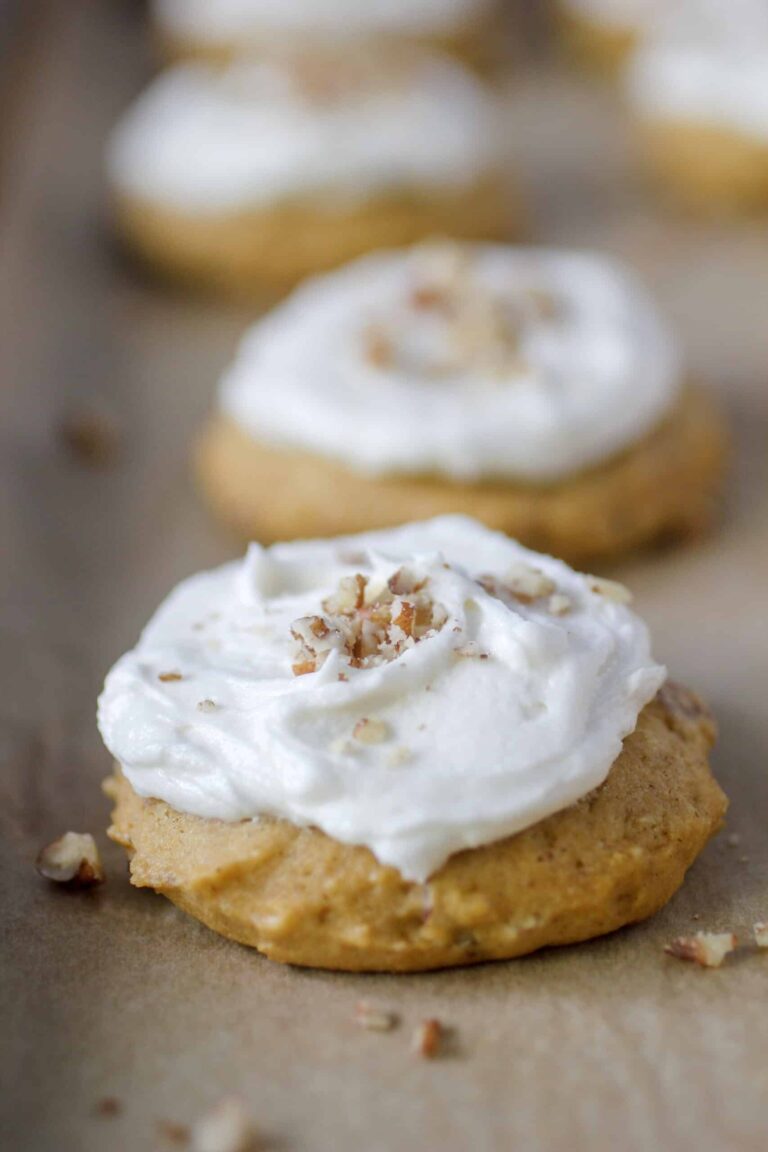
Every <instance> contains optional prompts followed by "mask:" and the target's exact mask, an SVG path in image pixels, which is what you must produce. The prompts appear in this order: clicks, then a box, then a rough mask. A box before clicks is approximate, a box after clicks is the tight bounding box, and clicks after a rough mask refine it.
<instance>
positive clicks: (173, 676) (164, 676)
mask: <svg viewBox="0 0 768 1152" xmlns="http://www.w3.org/2000/svg"><path fill="white" fill-rule="evenodd" d="M157 678H158V680H162V682H163V684H175V682H176V681H177V680H183V679H184V677H183V676H182V674H181V672H161V673H160V674H159V675H158V677H157Z"/></svg>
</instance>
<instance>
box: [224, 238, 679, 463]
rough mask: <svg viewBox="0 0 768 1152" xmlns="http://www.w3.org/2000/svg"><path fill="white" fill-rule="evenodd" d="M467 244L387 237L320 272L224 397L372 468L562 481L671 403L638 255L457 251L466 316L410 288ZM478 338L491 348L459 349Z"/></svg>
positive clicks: (262, 424)
mask: <svg viewBox="0 0 768 1152" xmlns="http://www.w3.org/2000/svg"><path fill="white" fill-rule="evenodd" d="M451 252H452V249H449V248H446V249H445V251H444V252H443V251H442V249H440V248H439V247H434V248H433V247H431V246H429V245H424V246H420V247H417V248H414V249H411V250H408V251H401V252H384V253H375V254H373V255H370V256H366V257H364V258H363V259H361V260H359V261H356V262H355V263H353V264H350V265H348V266H347V267H346V268H344V269H342V270H340V271H337V272H334V273H331V274H330V275H327V276H324V277H319V278H317V279H316V280H313V281H309V282H307V283H305V284H304V285H303V286H302V287H300V288H299V289H298V290H297V291H296V292H295V293H294V294H293V296H292V297H290V298H289V299H288V300H287V301H286V302H285V303H284V304H283V305H282V306H280V307H278V308H277V309H276V310H275V311H273V312H272V313H271V314H270V315H268V316H267V317H266V318H265V319H263V320H261V321H259V322H258V323H257V324H256V325H255V326H254V327H253V328H252V329H251V331H250V332H249V333H248V334H247V335H246V337H245V339H244V341H243V343H242V346H241V348H240V351H239V354H238V356H237V358H236V360H235V362H234V364H233V366H232V367H231V368H230V370H229V372H228V373H227V374H226V376H225V378H224V380H223V383H222V388H221V394H220V403H221V406H222V408H223V410H224V411H225V412H226V413H227V414H229V415H230V416H231V417H232V418H233V419H234V420H235V421H237V422H238V423H239V424H240V425H241V426H242V427H243V428H245V429H246V430H247V431H248V432H249V433H250V434H251V435H252V436H254V437H255V438H257V439H259V440H261V441H266V442H271V443H275V444H278V445H288V446H296V447H299V448H302V449H307V450H311V451H314V452H317V453H321V454H324V455H326V456H330V457H333V458H336V459H338V460H340V461H341V462H343V463H345V464H347V465H349V466H351V467H353V468H354V469H356V470H358V471H361V472H365V473H370V474H382V473H383V474H386V473H404V474H409V473H410V474H424V473H439V474H442V475H444V476H448V477H453V478H457V479H462V480H477V479H482V478H484V477H490V476H500V477H506V478H510V479H515V478H521V479H524V480H531V481H555V480H558V479H561V478H563V477H566V476H568V475H572V474H574V473H576V472H577V471H579V470H580V469H583V468H586V467H588V466H590V465H594V464H597V463H599V462H601V461H603V460H605V459H606V458H608V457H610V456H612V455H613V454H615V453H617V452H620V451H621V450H622V449H624V448H625V447H626V446H627V445H629V444H632V443H633V442H635V441H637V440H638V439H639V438H640V437H642V436H643V435H644V433H646V432H647V431H648V430H649V429H650V428H651V427H653V426H654V425H655V424H657V423H658V422H659V421H660V420H661V419H662V418H663V416H664V415H665V414H666V412H667V411H668V410H669V408H670V407H671V406H672V404H673V403H674V401H675V398H676V396H677V392H678V386H679V381H680V372H679V367H678V363H677V358H676V353H675V349H674V347H673V344H672V341H671V339H670V336H669V334H668V332H667V329H666V327H665V326H664V324H663V323H662V321H661V319H660V317H659V316H658V314H657V312H656V309H655V308H654V306H653V305H652V303H651V302H650V300H649V299H648V297H647V295H646V294H645V292H644V291H643V289H642V288H641V287H640V286H639V285H638V284H637V283H636V282H635V280H634V279H633V278H632V276H631V275H630V273H629V272H628V271H627V270H625V269H623V268H622V267H621V266H619V265H617V264H615V263H613V262H612V261H610V260H608V259H606V258H604V257H601V256H597V255H588V254H583V253H575V252H565V251H554V250H552V251H550V250H537V249H525V248H513V247H508V246H504V247H502V246H492V245H487V246H486V245H479V246H474V247H472V248H469V247H467V248H464V249H461V250H458V249H457V250H456V252H455V253H454V255H455V256H456V259H459V258H460V257H461V254H462V253H464V254H465V255H466V260H467V265H466V267H464V266H463V265H462V266H461V267H460V268H459V271H458V273H457V275H458V278H459V282H460V285H463V287H461V288H460V292H461V293H464V296H465V297H466V298H465V299H463V300H462V303H461V317H460V321H461V322H460V323H458V324H457V323H456V322H455V316H454V315H453V313H451V314H446V312H445V311H441V310H440V309H429V308H416V307H414V306H413V303H412V298H413V292H414V289H415V288H416V289H418V287H419V286H420V285H423V284H426V285H427V286H428V285H429V284H430V283H432V282H433V279H434V277H435V276H438V274H439V276H442V277H445V276H446V275H447V271H446V268H444V267H443V265H446V266H448V265H450V257H451ZM441 282H442V281H441ZM537 294H538V295H537ZM539 295H540V296H544V297H547V296H549V297H551V299H552V302H553V305H554V309H555V311H554V314H553V315H551V316H548V315H546V314H544V315H542V314H541V311H540V310H539V309H538V307H537V306H536V303H535V301H536V299H537V298H538V296H539ZM507 315H508V316H509V317H511V318H512V319H513V320H514V323H515V325H519V333H518V334H517V336H516V343H515V346H514V348H513V349H512V351H511V353H510V352H509V350H505V349H504V347H503V346H502V347H501V348H500V349H496V348H495V345H494V339H495V336H496V333H495V331H494V325H495V324H497V323H503V322H504V321H505V318H506V316H507ZM371 331H381V332H382V333H384V334H385V335H387V336H388V338H389V339H391V343H392V347H393V348H394V355H393V357H392V362H391V363H389V364H386V365H381V364H377V363H375V362H372V361H371V358H370V351H369V344H368V335H369V333H370V332H371ZM467 336H469V337H470V338H473V337H476V342H477V347H476V348H474V352H473V350H472V348H471V339H470V352H469V354H468V355H466V356H464V355H457V347H458V348H460V346H461V341H462V340H464V339H465V337H467ZM505 351H506V355H505Z"/></svg>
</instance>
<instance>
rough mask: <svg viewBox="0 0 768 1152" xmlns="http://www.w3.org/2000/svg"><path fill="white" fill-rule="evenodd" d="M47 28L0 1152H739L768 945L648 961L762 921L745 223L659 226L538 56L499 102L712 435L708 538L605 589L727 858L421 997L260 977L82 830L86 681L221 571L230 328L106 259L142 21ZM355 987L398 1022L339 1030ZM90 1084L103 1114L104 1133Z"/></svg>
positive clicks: (579, 86)
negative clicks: (422, 1025)
mask: <svg viewBox="0 0 768 1152" xmlns="http://www.w3.org/2000/svg"><path fill="white" fill-rule="evenodd" d="M42 9H43V11H47V14H46V15H45V17H44V19H43V20H42V21H41V23H40V25H39V26H38V28H37V29H36V31H35V34H34V35H33V36H31V37H28V38H27V39H26V40H25V41H24V45H23V53H24V56H23V62H24V67H23V68H19V69H18V72H19V76H18V78H17V79H15V81H14V89H13V91H12V92H11V93H10V98H8V99H7V100H6V102H5V105H6V106H5V107H4V109H3V112H2V116H3V125H2V126H3V133H2V146H3V150H4V160H5V164H4V188H3V193H4V195H3V201H2V206H0V236H1V237H2V242H1V243H2V246H1V248H0V276H1V280H0V284H1V287H2V323H3V330H2V333H1V335H2V339H0V358H2V376H1V377H0V381H1V382H0V406H1V408H0V554H1V555H2V565H1V567H0V612H1V615H0V684H1V685H2V691H1V692H0V749H1V754H2V765H3V766H2V774H1V776H0V783H1V784H2V790H3V802H2V805H1V806H0V821H1V823H2V832H3V837H2V884H1V885H0V899H1V900H2V904H3V907H2V913H1V914H0V924H1V925H2V964H3V970H2V985H1V986H0V996H1V997H2V1002H3V1003H2V1008H3V1017H2V1019H3V1025H2V1031H3V1040H4V1043H3V1050H4V1054H3V1081H4V1089H3V1112H4V1116H3V1120H4V1125H3V1128H2V1129H1V1130H0V1131H2V1136H0V1145H1V1146H2V1147H3V1148H8V1149H9V1150H14V1152H15V1150H16V1149H18V1150H19V1152H21V1150H23V1152H48V1150H53V1149H55V1150H56V1152H101V1150H109V1152H144V1150H149V1149H154V1148H162V1147H163V1146H164V1145H163V1143H162V1139H161V1136H160V1135H159V1130H158V1127H157V1126H158V1123H160V1122H162V1121H164V1120H167V1121H170V1120H172V1121H178V1122H184V1123H187V1122H189V1121H191V1120H193V1119H194V1118H195V1117H196V1116H197V1115H198V1114H199V1113H200V1111H201V1110H203V1109H205V1108H206V1107H207V1106H208V1105H210V1104H213V1103H214V1102H215V1101H217V1100H218V1099H219V1098H220V1097H221V1096H222V1095H223V1094H225V1093H230V1092H236V1093H239V1094H241V1095H242V1096H243V1097H244V1098H245V1099H246V1100H247V1101H248V1104H249V1107H250V1108H251V1110H252V1113H253V1117H254V1119H255V1121H256V1123H257V1125H258V1128H259V1130H260V1132H262V1133H263V1135H264V1137H265V1141H264V1143H265V1147H268V1148H274V1149H276V1150H285V1152H294V1150H295V1152H347V1150H349V1152H352V1150H354V1152H360V1150H365V1152H385V1150H386V1152H394V1150H397V1152H403V1150H410V1149H414V1150H415V1149H439V1150H440V1152H464V1150H466V1149H468V1148H472V1149H473V1152H491V1150H494V1152H496V1150H503V1152H507V1150H510V1152H511V1150H512V1149H525V1152H549V1150H553V1152H560V1150H562V1152H566V1150H567V1152H581V1150H584V1152H586V1150H587V1149H589V1150H590V1152H594V1150H595V1149H597V1150H600V1149H622V1150H628V1152H651V1150H655V1149H664V1150H665V1152H682V1150H689V1149H694V1148H695V1149H696V1150H697V1152H709V1150H712V1152H715V1150H721V1149H729V1150H730V1149H753V1148H754V1149H758V1148H764V1147H765V1142H766V1138H768V1106H767V1105H766V1101H767V1100H768V1013H766V1011H765V1003H766V993H768V954H762V955H758V954H753V953H750V952H747V951H745V952H744V953H743V954H740V955H739V956H737V957H736V958H735V959H734V960H733V962H731V963H728V964H727V965H726V966H725V967H724V968H723V969H722V970H720V971H716V972H708V971H701V970H698V969H696V968H694V967H693V966H690V965H685V964H682V963H679V962H675V961H673V960H670V959H668V958H666V957H665V956H664V955H663V952H662V949H663V945H664V944H665V942H667V941H668V940H670V939H671V938H672V937H673V936H675V935H677V934H679V933H683V932H689V931H692V930H695V929H696V928H706V929H720V930H723V929H731V928H733V929H734V930H736V931H737V932H738V933H739V934H740V935H742V936H744V937H746V936H748V934H749V929H750V926H751V924H752V922H753V921H755V920H758V919H768V838H767V837H766V822H767V821H768V770H767V768H766V764H767V763H768V755H767V751H766V750H767V749H768V699H767V697H766V687H767V685H768V634H767V630H768V624H767V623H766V621H767V619H768V611H767V609H766V588H767V587H768V461H767V458H768V436H767V435H766V433H767V431H768V323H766V317H768V230H767V229H766V228H765V226H764V225H748V224H734V225H732V226H728V227H726V226H723V225H712V224H710V225H705V224H694V223H691V222H688V221H685V220H683V219H680V218H675V217H674V216H673V215H670V214H668V213H664V212H662V211H659V210H654V209H652V207H651V206H650V201H649V198H648V196H647V193H646V192H645V190H644V189H643V187H642V184H641V183H640V182H639V181H638V180H637V178H636V173H633V171H632V162H631V152H630V148H629V144H628V141H627V139H626V136H625V133H624V132H623V125H622V118H621V113H620V111H619V109H618V108H617V107H616V100H615V97H614V96H613V95H612V94H611V93H610V92H609V91H607V90H605V89H601V88H600V87H595V86H591V85H590V84H589V83H586V82H584V81H582V80H579V79H578V78H574V77H572V76H570V77H569V76H568V75H567V73H566V72H565V71H564V70H562V69H559V68H557V67H556V66H555V65H554V64H552V63H549V64H546V65H545V66H543V67H541V68H540V69H539V70H538V71H536V72H533V71H532V70H531V69H526V70H524V71H522V72H521V74H520V78H519V80H518V81H517V82H516V83H515V84H514V85H512V86H511V92H510V100H509V107H510V111H509V140H510V147H511V149H512V151H513V152H514V153H515V155H516V157H517V160H518V167H519V168H520V170H521V171H522V172H523V182H524V185H525V188H526V191H527V193H528V196H529V198H530V200H531V203H532V204H535V211H534V212H533V213H532V216H533V219H532V225H533V228H534V235H535V236H536V237H538V238H544V239H546V240H548V241H549V242H552V243H563V244H575V245H580V246H581V245H583V246H587V245H597V246H598V247H600V248H602V249H606V250H610V251H612V252H615V253H617V254H619V255H621V256H624V257H625V258H627V259H629V260H631V261H632V262H633V263H634V264H635V265H636V266H637V267H638V269H639V270H640V272H641V273H642V274H643V275H644V276H645V278H646V279H647V280H648V281H649V283H650V284H651V286H652V288H653V289H654V291H655V292H656V293H657V294H658V296H659V298H660V300H661V302H662V304H663V305H664V306H665V307H666V308H667V310H668V311H669V313H670V315H671V317H672V319H673V321H674V323H675V324H676V326H677V328H678V330H679V332H680V334H681V337H682V339H683V341H684V344H685V347H686V350H687V353H688V355H689V359H690V363H691V369H692V372H693V374H694V375H695V376H697V377H698V378H700V379H701V380H702V381H703V382H704V383H705V384H706V385H707V386H709V387H711V388H713V389H714V390H715V391H716V392H717V394H718V395H719V397H720V398H721V401H722V404H723V407H724V409H725V411H726V412H727V416H728V419H729V421H730V423H731V426H732V428H733V436H734V444H735V462H734V470H733V474H732V477H731V480H730V483H729V491H728V499H727V509H726V515H725V520H724V523H723V526H722V529H721V531H720V532H719V533H718V534H717V535H716V536H714V537H712V538H711V539H709V540H706V541H705V542H703V543H701V544H699V545H696V546H690V547H685V548H682V549H680V550H677V551H670V552H667V553H664V554H661V555H655V556H651V557H644V558H642V559H636V560H633V561H632V562H630V563H627V564H624V565H623V566H622V567H621V568H620V569H617V570H616V572H617V574H618V575H620V577H621V578H622V579H623V580H625V581H627V582H628V583H630V584H631V585H632V587H633V589H634V590H635V593H636V600H637V605H638V607H639V610H640V611H641V612H642V613H643V614H644V615H645V616H646V617H647V619H648V620H649V622H650V624H651V626H652V628H653V630H654V633H655V637H656V649H657V654H658V656H659V657H660V658H661V659H663V660H665V661H666V662H667V663H668V664H669V666H670V668H671V669H672V670H673V672H674V675H675V677H676V678H678V679H680V680H683V681H684V682H687V683H689V684H691V685H692V686H694V687H695V688H697V689H698V690H700V691H701V692H702V693H703V694H704V695H705V696H706V697H707V698H708V699H709V700H710V701H711V703H712V705H713V707H714V708H715V711H716V713H717V716H718V718H719V721H720V725H721V732H722V735H721V739H720V743H719V745H718V748H717V750H716V753H715V767H716V771H717V774H718V776H719V778H720V780H721V782H722V783H723V785H724V787H725V788H726V790H727V791H728V793H729V795H730V797H731V801H732V804H731V812H730V815H729V820H728V830H727V832H728V833H733V832H736V833H737V834H738V836H739V843H738V844H731V843H729V841H728V838H727V834H724V835H721V836H720V837H719V838H718V839H717V840H716V841H715V842H714V843H713V844H712V845H711V846H710V847H709V848H708V849H707V851H706V852H705V853H704V855H703V857H702V858H701V859H700V861H699V862H698V863H697V864H696V865H695V866H694V868H693V869H692V871H691V874H690V876H689V879H688V881H687V883H686V885H685V887H684V889H683V890H682V891H681V892H680V894H679V895H678V896H677V897H676V898H675V899H674V900H673V901H672V903H671V904H670V905H669V907H668V908H667V909H666V910H665V911H664V912H663V913H662V914H660V915H659V916H657V917H656V918H655V919H654V920H652V921H651V922H649V923H647V924H645V925H642V926H640V927H636V928H633V929H630V930H627V931H624V932H621V933H618V934H616V935H614V936H611V937H609V938H607V939H604V940H600V941H597V942H595V943H592V944H589V945H584V946H582V947H576V948H569V949H566V950H561V951H551V952H548V953H544V954H541V955H538V956H535V957H532V958H530V959H527V960H524V961H519V962H515V963H510V964H500V965H495V966H484V967H479V968H476V969H473V970H467V971H456V972H450V973H445V974H438V975H427V976H417V977H400V978H395V977H386V976H380V977H378V976H377V977H351V976H335V975H330V974H320V973H311V972H302V971H296V970H291V969H287V968H282V967H279V966H277V965H273V964H271V963H269V962H268V961H266V960H263V959H261V958H260V957H259V956H257V955H256V954H255V953H254V952H251V951H248V950H247V949H245V948H240V947H238V946H236V945H233V944H230V943H228V942H226V941H224V940H222V939H219V938H217V937H216V936H214V935H213V934H212V933H210V932H208V931H207V930H205V929H204V928H202V927H201V926H199V925H197V924H196V923H195V922H194V921H192V920H190V919H188V918H186V917H185V916H183V915H181V914H180V913H178V912H176V911H175V910H174V909H173V908H172V907H171V906H170V905H168V904H167V903H165V902H164V901H163V900H162V899H160V898H158V897H155V896H154V895H152V894H150V893H146V892H138V891H135V890H132V889H131V888H130V886H129V884H128V881H127V876H126V867H125V862H124V860H123V858H122V855H121V852H120V851H119V850H118V849H117V848H115V847H114V846H109V845H106V842H105V839H104V836H103V831H102V830H103V829H104V827H105V825H106V822H107V814H108V805H107V802H106V800H105V798H104V797H103V796H101V794H100V791H99V781H100V779H101V778H102V777H103V776H104V775H105V773H106V772H107V770H108V767H109V763H108V758H107V756H106V753H105V752H104V751H103V749H102V747H101V745H100V742H99V739H98V735H97V733H96V731H95V724H94V701H95V697H96V694H97V692H98V689H99V686H100V683H101V680H102V678H103V675H104V672H105V671H106V669H107V668H108V666H109V664H110V663H111V662H112V661H113V660H114V659H115V658H116V657H117V656H118V655H119V654H120V653H121V652H122V651H123V650H124V649H125V648H126V647H127V646H129V645H130V644H131V643H132V642H133V641H134V639H135V637H136V635H137V632H138V630H139V628H140V627H141V626H142V624H143V623H144V622H145V620H146V619H147V617H148V616H149V614H150V613H151V612H152V611H153V610H154V608H155V607H156V605H157V603H158V602H159V600H160V598H161V597H162V595H163V594H164V593H165V592H166V591H167V590H168V589H169V588H170V586H171V585H172V584H173V583H175V582H176V581H177V580H178V579H180V578H181V577H182V576H184V575H186V574H188V573H190V572H193V571H195V570H197V569H199V568H202V567H205V566H208V565H213V564H216V563H219V562H221V561H222V560H224V559H226V558H228V557H229V556H231V555H234V554H235V552H236V546H234V545H233V544H232V542H231V540H229V539H228V538H227V537H226V536H224V535H223V534H221V533H220V532H219V531H218V530H217V529H216V528H215V527H214V526H213V525H212V524H211V523H210V522H209V521H208V519H207V518H206V516H205V514H204V512H203V511H202V509H201V508H200V506H199V505H198V503H197V501H196V499H195V496H194V493H193V491H192V487H191V483H190V478H189V471H188V448H189V443H190V441H191V439H192V438H193V436H194V434H195V431H196V429H197V428H198V427H199V424H200V422H201V420H202V418H203V416H204V414H205V412H206V409H207V407H208V404H209V401H210V396H211V391H212V385H213V382H214V380H215V378H216V375H217V373H218V371H219V370H220V369H221V367H222V366H223V365H224V364H225V363H226V361H227V358H228V356H229V355H230V354H231V351H232V349H233V346H234V343H235V340H236V338H237V336H238V333H239V332H240V330H241V329H242V327H243V325H244V323H245V322H246V321H247V319H248V315H249V314H248V312H247V310H244V309H242V308H237V307H234V306H225V305H211V304H209V303H207V302H205V301H202V300H196V299H190V298H185V297H183V296H181V295H177V294H173V293H166V292H164V291H163V290H162V289H161V288H159V287H158V286H155V285H153V284H151V283H150V282H149V281H148V280H146V279H144V278H143V277H142V276H141V275H139V274H138V273H137V271H136V270H135V269H132V268H130V267H129V266H128V265H127V264H126V263H125V262H124V261H123V260H122V259H120V258H119V257H118V256H117V255H116V253H114V252H113V251H112V250H111V247H110V244H109V241H108V239H107V236H106V230H105V228H104V226H103V220H104V210H103V207H104V206H103V203H102V192H101V171H100V155H101V148H102V145H103V139H104V136H105V133H106V131H107V130H108V127H109V125H110V123H112V122H113V121H114V119H115V117H116V116H117V114H118V112H119V110H120V109H121V108H122V107H123V106H124V105H125V104H126V102H127V101H128V100H129V98H130V97H131V96H132V95H133V93H134V92H136V91H137V90H138V89H139V88H140V86H141V84H142V83H143V81H144V79H145V77H146V75H148V72H149V60H148V50H147V47H146V44H145V43H144V40H143V36H142V28H141V19H140V12H139V10H138V6H134V5H133V4H132V3H129V2H128V0H122V2H118V0H114V2H112V0H100V3H94V2H87V0H67V3H66V4H59V5H57V4H50V5H48V6H46V5H42ZM83 411H87V412H93V411H95V412H99V413H103V414H104V416H105V417H106V418H107V420H108V421H109V422H110V425H111V426H114V428H115V429H116V431H117V434H118V437H119V443H118V451H117V455H116V457H115V459H114V461H113V462H112V464H111V466H109V467H106V468H104V469H101V470H100V469H94V468H87V467H83V466H82V465H81V464H80V463H78V462H77V461H76V460H75V459H73V457H72V455H71V453H68V452H67V451H66V450H65V448H64V446H63V445H62V440H61V435H60V431H59V429H60V424H61V421H62V420H66V419H69V418H71V417H72V416H73V414H78V413H82V412H83ZM67 828H76V829H78V830H92V831H94V832H96V833H97V834H98V836H99V839H100V842H101V844H102V847H103V848H104V856H105V861H106V865H107V868H108V872H109V881H108V883H107V884H106V885H105V886H104V888H103V889H101V890H99V891H98V892H95V893H93V894H89V895H72V894H69V893H65V892H61V891H56V890H53V889H52V888H50V887H48V886H46V884H45V883H44V882H42V881H41V880H40V878H39V877H38V876H37V875H36V874H35V871H34V867H33V860H34V857H35V854H36V852H37V850H38V848H39V847H40V846H41V845H42V844H44V843H46V842H47V841H48V840H50V839H52V838H54V837H55V836H56V835H58V834H59V833H61V832H62V831H64V830H65V829H67ZM361 998H366V999H369V1000H373V1001H375V1002H378V1003H382V1004H383V1005H386V1006H389V1007H391V1008H393V1009H395V1010H396V1011H397V1012H398V1013H399V1014H400V1017H401V1020H402V1023H401V1026H400V1028H399V1029H397V1030H395V1031H393V1032H391V1033H387V1034H379V1033H372V1032H365V1031H363V1030H361V1029H359V1028H358V1027H356V1026H355V1024H354V1023H353V1022H352V1015H353V1011H354V1006H355V1004H356V1002H357V1001H358V1000H359V999H361ZM427 1016H437V1017H439V1018H440V1019H441V1020H442V1021H444V1023H445V1024H446V1025H449V1026H450V1027H451V1028H452V1029H453V1037H454V1042H453V1043H452V1045H451V1048H450V1051H449V1052H448V1053H447V1054H446V1056H445V1057H444V1058H442V1059H439V1060H436V1061H434V1062H431V1063H429V1062H424V1061H419V1060H417V1059H415V1058H414V1057H413V1056H411V1055H410V1053H409V1040H410V1033H411V1030H412V1028H413V1027H414V1026H415V1025H416V1024H417V1023H418V1022H419V1021H420V1020H421V1019H422V1018H424V1017H427ZM104 1097H115V1098H117V1099H118V1100H119V1101H120V1104H121V1112H120V1115H119V1116H116V1117H114V1118H105V1117H102V1116H99V1115H97V1114H96V1110H97V1104H98V1101H99V1100H101V1099H102V1098H104Z"/></svg>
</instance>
